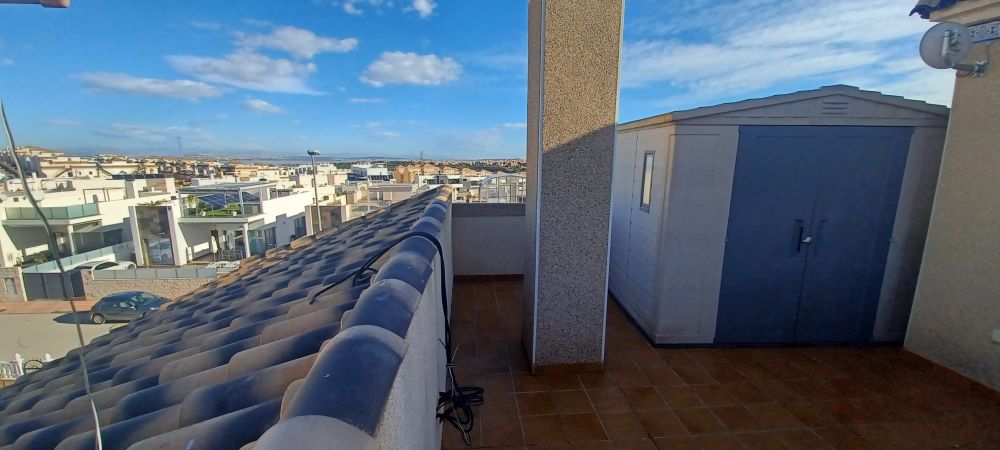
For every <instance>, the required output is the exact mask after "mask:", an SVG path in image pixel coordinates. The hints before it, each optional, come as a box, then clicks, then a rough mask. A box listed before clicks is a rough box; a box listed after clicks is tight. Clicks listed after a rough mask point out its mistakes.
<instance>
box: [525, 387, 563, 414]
mask: <svg viewBox="0 0 1000 450" xmlns="http://www.w3.org/2000/svg"><path fill="white" fill-rule="evenodd" d="M517 408H518V412H519V413H520V414H521V415H522V416H537V415H542V414H555V413H556V403H555V400H554V399H553V398H552V394H551V393H549V392H527V393H519V394H517Z"/></svg>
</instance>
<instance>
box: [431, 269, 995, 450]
mask: <svg viewBox="0 0 1000 450" xmlns="http://www.w3.org/2000/svg"><path fill="white" fill-rule="evenodd" d="M455 295H456V297H455V305H454V310H455V311H454V316H453V322H454V325H453V326H454V333H455V341H456V345H458V351H459V358H458V359H456V363H457V364H458V365H459V367H461V368H463V373H461V374H460V375H461V376H460V379H464V380H466V382H469V383H472V384H478V385H481V386H484V387H485V388H486V402H485V404H484V405H483V406H482V407H479V411H478V415H477V422H478V423H479V426H477V427H476V430H475V434H474V435H473V447H474V448H507V449H520V448H524V449H542V448H545V449H569V448H573V449H577V448H587V449H612V448H614V449H656V448H659V449H875V448H878V449H917V448H920V449H923V448H928V449H929V448H982V449H986V448H1000V427H997V423H1000V399H998V398H996V397H995V396H994V397H992V399H991V397H990V396H989V395H988V394H986V393H979V392H974V391H970V390H969V389H968V388H967V386H966V385H964V384H962V383H963V382H962V381H961V380H958V379H955V378H951V377H949V376H947V375H944V374H942V373H941V372H939V371H937V370H935V369H934V368H933V367H931V365H929V364H927V363H925V362H923V361H921V360H918V359H917V358H914V357H911V356H908V354H906V353H904V352H903V351H902V350H901V349H900V348H899V347H895V346H886V347H817V348H796V347H782V348H730V349H725V348H687V349H684V348H656V347H653V346H651V345H650V344H649V343H648V342H647V340H646V339H645V338H644V337H643V336H642V335H641V334H640V333H639V331H638V329H637V328H636V327H635V325H634V324H633V323H631V322H630V320H629V319H628V318H627V316H626V315H625V313H624V312H623V311H622V310H621V308H620V307H619V306H618V305H617V304H615V303H614V302H613V301H611V302H609V305H608V328H607V347H606V350H605V351H606V357H607V360H606V366H605V370H604V372H603V373H581V374H564V375H550V376H533V375H531V374H529V373H528V365H527V360H526V358H525V357H524V352H523V351H522V350H521V345H520V336H521V334H520V333H521V331H520V324H521V320H520V315H521V312H520V311H521V307H520V305H521V302H520V299H521V281H520V280H518V279H503V280H499V281H469V280H456V286H455ZM442 448H445V449H457V448H466V447H465V445H464V444H463V442H462V440H461V436H460V435H459V434H458V433H457V432H455V431H454V430H453V429H450V428H448V427H446V428H445V433H444V441H443V444H442Z"/></svg>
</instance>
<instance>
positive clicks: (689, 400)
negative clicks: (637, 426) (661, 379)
mask: <svg viewBox="0 0 1000 450" xmlns="http://www.w3.org/2000/svg"><path fill="white" fill-rule="evenodd" d="M656 392H658V393H659V394H660V398H662V399H663V400H664V401H665V402H667V406H669V407H671V408H695V407H699V406H705V404H704V403H702V402H701V399H699V398H698V394H695V393H694V391H693V390H691V388H690V387H689V386H657V387H656Z"/></svg>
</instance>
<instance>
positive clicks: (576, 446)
mask: <svg viewBox="0 0 1000 450" xmlns="http://www.w3.org/2000/svg"><path fill="white" fill-rule="evenodd" d="M569 448H571V449H573V450H612V449H613V448H614V447H612V446H611V441H584V442H571V443H570V444H569ZM531 450H535V448H534V447H532V449H531Z"/></svg>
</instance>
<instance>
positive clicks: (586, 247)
mask: <svg viewBox="0 0 1000 450" xmlns="http://www.w3.org/2000/svg"><path fill="white" fill-rule="evenodd" d="M528 8H529V19H528V120H527V123H528V143H527V144H528V145H527V148H528V155H527V156H528V158H527V159H528V193H527V194H528V195H527V199H526V204H527V205H526V219H527V227H526V228H527V231H528V236H527V237H528V239H527V240H528V252H527V259H528V260H527V261H526V265H525V268H526V270H525V283H524V284H525V295H524V304H523V307H524V314H523V317H524V326H523V328H522V329H523V334H522V343H523V344H524V347H525V350H526V351H527V355H528V360H529V361H530V362H531V365H532V368H533V370H534V372H535V373H540V372H541V373H545V372H554V371H567V370H568V371H593V370H601V368H602V364H603V361H604V328H605V318H606V312H607V272H608V235H609V227H610V217H611V165H612V161H613V156H614V155H613V154H614V144H615V121H616V119H617V108H618V101H617V100H618V66H619V53H620V49H621V33H622V8H623V0H531V2H530V4H529V6H528Z"/></svg>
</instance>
